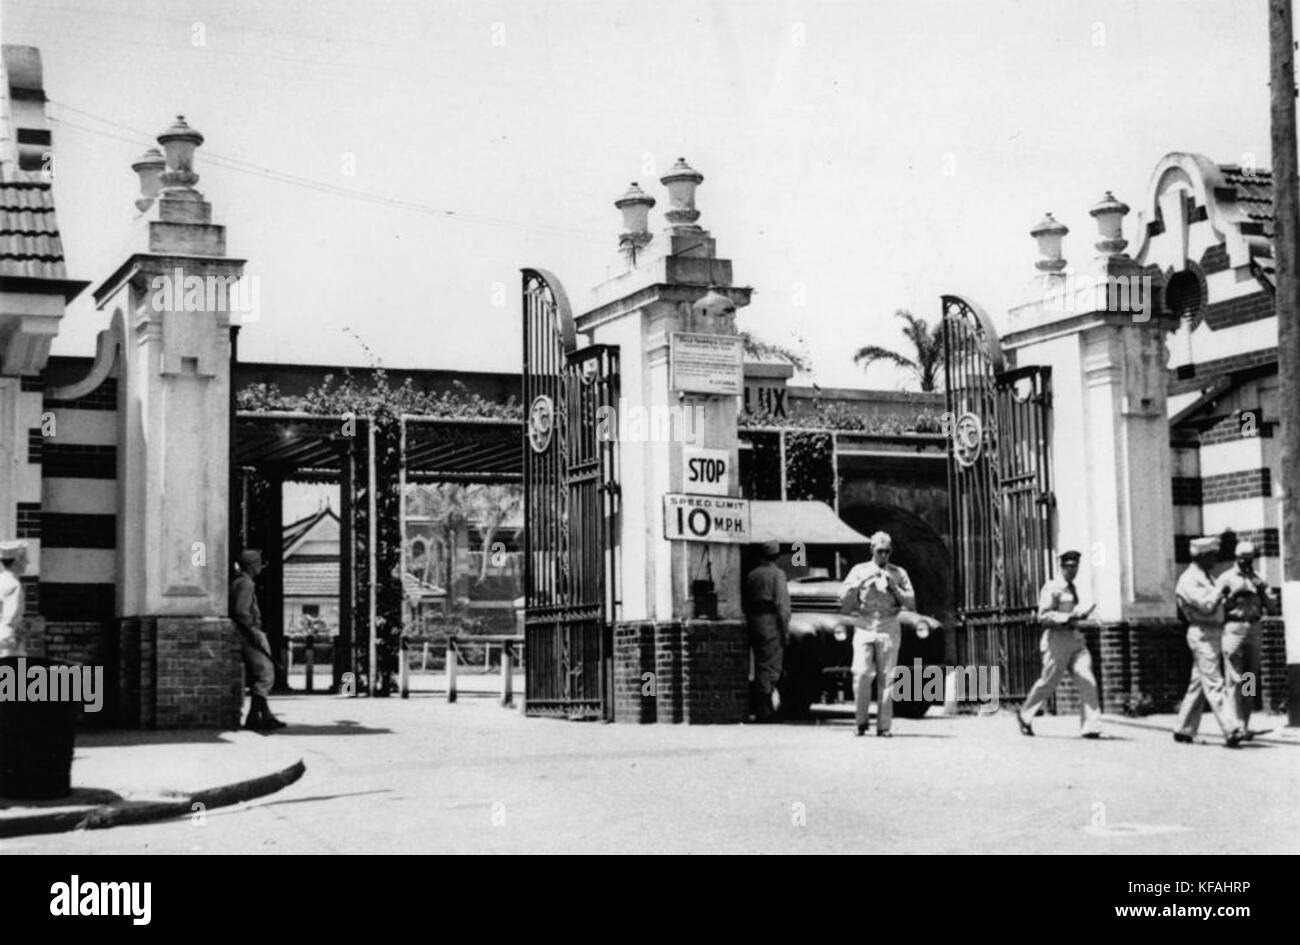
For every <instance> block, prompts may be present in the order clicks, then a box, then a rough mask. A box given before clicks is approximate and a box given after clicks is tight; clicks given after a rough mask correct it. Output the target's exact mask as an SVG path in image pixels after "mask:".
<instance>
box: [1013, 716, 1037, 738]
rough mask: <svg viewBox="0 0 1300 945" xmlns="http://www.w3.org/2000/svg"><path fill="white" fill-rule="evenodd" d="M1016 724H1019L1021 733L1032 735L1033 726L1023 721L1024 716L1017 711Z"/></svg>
mask: <svg viewBox="0 0 1300 945" xmlns="http://www.w3.org/2000/svg"><path fill="white" fill-rule="evenodd" d="M1016 724H1017V725H1019V726H1020V734H1021V735H1033V734H1034V727H1033V726H1032V725H1030V724H1029V723H1028V722H1026V721H1025V717H1024V716H1023V715H1021V714H1020V713H1019V712H1017V713H1016Z"/></svg>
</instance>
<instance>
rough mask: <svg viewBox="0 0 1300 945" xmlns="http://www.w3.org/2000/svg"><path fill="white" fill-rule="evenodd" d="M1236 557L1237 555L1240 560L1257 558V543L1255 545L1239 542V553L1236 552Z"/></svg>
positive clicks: (1248, 542) (1250, 542) (1249, 542)
mask: <svg viewBox="0 0 1300 945" xmlns="http://www.w3.org/2000/svg"><path fill="white" fill-rule="evenodd" d="M1236 555H1237V557H1238V558H1253V557H1255V543H1254V542H1253V541H1239V542H1237V551H1236Z"/></svg>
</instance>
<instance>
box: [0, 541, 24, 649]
mask: <svg viewBox="0 0 1300 945" xmlns="http://www.w3.org/2000/svg"><path fill="white" fill-rule="evenodd" d="M26 552H27V543H26V542H25V541H0V656H22V655H23V653H24V650H23V643H22V638H21V636H20V634H19V631H20V630H21V629H22V621H23V609H24V608H25V607H26V603H25V599H26V598H25V596H24V594H23V582H22V581H20V580H18V577H19V575H21V574H22V573H23V566H24V564H25V563H26Z"/></svg>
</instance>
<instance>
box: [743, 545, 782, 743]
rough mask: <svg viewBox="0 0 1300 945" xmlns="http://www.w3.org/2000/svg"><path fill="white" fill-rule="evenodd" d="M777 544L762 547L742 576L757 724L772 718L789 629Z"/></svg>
mask: <svg viewBox="0 0 1300 945" xmlns="http://www.w3.org/2000/svg"><path fill="white" fill-rule="evenodd" d="M780 556H781V544H780V542H775V541H769V542H766V543H764V545H763V548H762V561H761V562H760V563H759V565H758V567H756V568H754V569H753V570H752V571H750V572H749V574H747V575H746V576H745V585H744V587H743V589H742V598H741V601H742V606H743V607H744V609H745V618H746V622H747V624H748V627H749V645H750V647H751V648H753V651H754V681H753V684H752V685H751V687H750V712H751V714H752V715H753V716H754V720H755V721H757V722H769V721H771V720H772V718H773V712H772V690H773V689H774V688H775V687H776V684H777V682H778V681H779V680H780V679H781V666H782V663H783V662H784V656H785V638H786V634H787V633H788V632H789V628H790V591H789V589H788V587H787V586H786V580H785V572H784V571H782V570H781V569H780V568H779V567H777V564H776V560H777V558H779V557H780Z"/></svg>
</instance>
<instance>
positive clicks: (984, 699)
mask: <svg viewBox="0 0 1300 945" xmlns="http://www.w3.org/2000/svg"><path fill="white" fill-rule="evenodd" d="M1001 682H1002V676H1001V668H1000V667H998V666H939V665H930V666H924V665H922V663H921V660H920V658H917V659H914V660H912V665H911V666H907V665H900V666H895V667H894V670H893V672H892V673H891V674H890V678H889V688H888V692H889V697H890V698H891V699H892V700H894V701H895V702H912V701H915V700H918V699H923V700H925V701H926V702H943V701H945V696H946V697H947V699H949V700H951V699H955V700H956V701H958V702H979V703H981V704H983V705H987V706H989V707H990V708H993V709H996V708H997V707H998V704H999V693H1000V690H1001ZM949 685H951V686H952V691H948V686H949Z"/></svg>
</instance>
